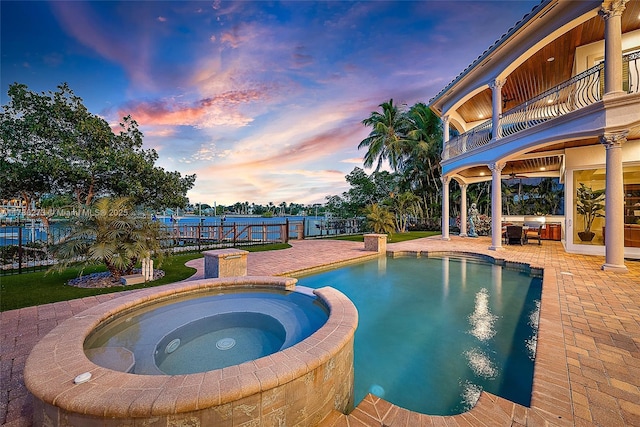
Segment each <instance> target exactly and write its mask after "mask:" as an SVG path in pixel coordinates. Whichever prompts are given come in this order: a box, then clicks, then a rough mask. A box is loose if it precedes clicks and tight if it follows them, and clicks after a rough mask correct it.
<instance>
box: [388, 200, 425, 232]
mask: <svg viewBox="0 0 640 427" xmlns="http://www.w3.org/2000/svg"><path fill="white" fill-rule="evenodd" d="M388 204H389V206H390V208H391V212H393V213H394V214H395V222H396V230H398V232H400V233H405V232H406V231H407V225H408V223H409V217H410V216H413V217H416V216H418V214H419V213H420V198H419V197H418V196H416V195H415V194H413V193H412V192H410V191H405V192H404V193H400V194H398V195H394V196H393V197H391V198H389V199H388Z"/></svg>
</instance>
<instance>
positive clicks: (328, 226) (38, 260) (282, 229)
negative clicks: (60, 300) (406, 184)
mask: <svg viewBox="0 0 640 427" xmlns="http://www.w3.org/2000/svg"><path fill="white" fill-rule="evenodd" d="M256 219H257V221H255V222H250V223H249V222H241V223H240V222H233V221H225V222H223V223H221V222H216V223H212V224H207V223H206V221H204V220H203V221H202V222H201V223H197V224H166V231H167V236H168V238H167V239H165V240H164V244H163V246H165V247H166V248H167V249H170V250H171V251H173V252H191V251H200V250H205V249H216V248H225V247H247V246H258V245H266V244H272V243H287V242H289V240H292V239H305V238H315V237H325V236H338V235H345V234H356V233H359V232H360V231H361V229H362V221H361V220H360V219H326V218H322V219H315V220H307V219H302V220H288V219H283V220H282V221H279V222H274V221H268V222H267V221H259V218H256ZM71 229H72V228H71V226H70V225H66V224H58V223H53V224H52V225H51V226H49V227H45V226H43V225H42V224H40V223H38V222H35V221H31V222H29V221H27V222H26V223H22V224H20V223H18V224H16V223H12V224H0V275H10V274H20V273H24V272H32V271H39V270H43V269H46V268H48V267H49V266H51V265H53V264H55V262H56V261H55V259H53V257H52V256H51V254H50V253H49V247H50V246H51V245H53V244H55V243H56V242H58V241H60V239H62V238H63V237H64V236H66V235H68V234H69V232H70V231H71Z"/></svg>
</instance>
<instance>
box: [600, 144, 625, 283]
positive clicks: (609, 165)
mask: <svg viewBox="0 0 640 427" xmlns="http://www.w3.org/2000/svg"><path fill="white" fill-rule="evenodd" d="M628 133H629V132H628V131H622V132H616V133H605V134H604V135H603V136H601V137H600V142H601V143H602V144H603V145H604V146H605V148H606V150H607V158H606V169H607V173H606V190H605V207H604V212H605V218H604V224H605V227H606V230H607V238H606V240H605V245H604V250H605V263H604V265H603V266H602V269H603V270H614V271H620V272H625V271H627V267H626V266H625V265H624V186H623V179H622V178H623V177H622V144H624V143H625V142H626V141H627V134H628Z"/></svg>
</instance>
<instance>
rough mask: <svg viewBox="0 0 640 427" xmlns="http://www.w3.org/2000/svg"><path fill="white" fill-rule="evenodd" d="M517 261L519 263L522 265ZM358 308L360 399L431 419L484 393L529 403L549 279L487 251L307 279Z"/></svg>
mask: <svg viewBox="0 0 640 427" xmlns="http://www.w3.org/2000/svg"><path fill="white" fill-rule="evenodd" d="M514 267H516V266H514ZM298 283H299V284H300V285H302V286H308V287H311V288H316V287H322V286H331V287H334V288H336V289H338V290H340V291H341V292H343V293H344V294H345V295H347V297H349V298H350V299H351V300H352V301H353V303H354V304H355V305H356V307H357V308H358V312H359V325H358V328H357V330H356V333H355V343H354V358H355V360H354V369H355V402H356V405H357V403H358V402H359V401H360V400H361V399H362V398H363V397H364V396H365V395H366V394H367V393H373V394H375V395H377V396H379V397H382V398H384V399H386V400H388V401H389V402H391V403H394V404H396V405H398V406H401V407H403V408H406V409H409V410H412V411H416V412H422V413H425V414H432V415H453V414H458V413H461V412H464V411H466V410H468V409H470V408H471V407H472V406H473V405H474V404H475V402H476V401H477V398H478V397H479V395H480V392H481V391H482V390H486V391H488V392H491V393H494V394H496V395H499V396H501V397H504V398H506V399H509V400H511V401H513V402H516V403H519V404H522V405H525V406H529V404H530V401H531V384H532V380H533V367H534V359H535V347H536V339H537V326H538V323H537V320H538V316H539V307H540V295H541V291H542V279H541V278H540V277H532V275H531V274H530V273H529V271H528V270H527V269H526V268H524V267H522V268H503V267H502V266H500V265H496V264H494V263H493V261H492V260H490V259H488V258H486V259H482V258H478V257H462V258H458V257H449V256H439V257H431V256H430V257H428V258H427V257H418V258H416V257H415V256H414V257H399V258H390V257H384V256H383V257H380V258H378V259H377V260H373V261H368V262H364V263H359V264H354V265H351V266H348V267H343V268H340V269H337V270H331V271H327V272H324V273H319V274H315V275H313V276H307V277H302V278H300V279H299V282H298Z"/></svg>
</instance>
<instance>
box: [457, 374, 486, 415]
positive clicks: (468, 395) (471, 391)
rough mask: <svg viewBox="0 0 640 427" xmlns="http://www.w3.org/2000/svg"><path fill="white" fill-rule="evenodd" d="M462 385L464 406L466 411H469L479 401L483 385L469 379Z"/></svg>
mask: <svg viewBox="0 0 640 427" xmlns="http://www.w3.org/2000/svg"><path fill="white" fill-rule="evenodd" d="M461 385H462V406H463V409H464V410H465V411H468V410H470V409H471V408H473V407H474V406H476V402H478V399H480V393H482V387H480V386H479V385H477V384H473V383H471V382H469V381H465V382H464V383H462V384H461Z"/></svg>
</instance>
